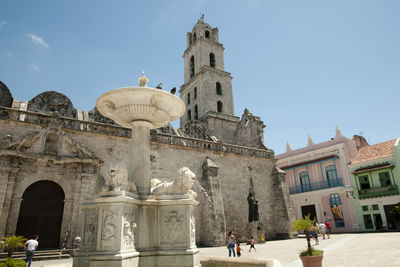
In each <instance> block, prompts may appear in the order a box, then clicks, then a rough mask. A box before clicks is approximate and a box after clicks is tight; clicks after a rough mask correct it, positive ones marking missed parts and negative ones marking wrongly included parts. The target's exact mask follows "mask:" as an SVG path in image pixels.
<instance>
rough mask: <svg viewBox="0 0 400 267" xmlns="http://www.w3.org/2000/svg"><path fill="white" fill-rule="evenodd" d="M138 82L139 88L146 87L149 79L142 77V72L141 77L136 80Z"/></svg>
mask: <svg viewBox="0 0 400 267" xmlns="http://www.w3.org/2000/svg"><path fill="white" fill-rule="evenodd" d="M138 81H139V86H140V87H147V83H148V82H149V79H147V77H146V76H144V72H143V74H142V76H141V77H140V78H139V79H138Z"/></svg>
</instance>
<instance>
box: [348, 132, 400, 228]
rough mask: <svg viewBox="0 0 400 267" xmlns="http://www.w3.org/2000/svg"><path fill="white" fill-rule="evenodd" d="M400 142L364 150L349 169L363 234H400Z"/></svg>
mask: <svg viewBox="0 0 400 267" xmlns="http://www.w3.org/2000/svg"><path fill="white" fill-rule="evenodd" d="M399 166H400V138H398V139H394V140H390V141H386V142H383V143H379V144H375V145H370V146H365V147H363V148H361V149H360V151H359V152H358V154H357V155H356V157H355V158H354V160H353V161H352V163H351V164H350V165H349V171H350V173H351V178H352V179H351V181H352V185H353V187H354V194H353V195H354V207H355V211H356V215H357V219H358V222H359V224H360V230H361V231H375V230H376V231H381V230H396V231H399V230H400V194H399V188H398V186H399V185H400V169H399Z"/></svg>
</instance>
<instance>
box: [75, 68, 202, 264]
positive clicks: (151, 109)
mask: <svg viewBox="0 0 400 267" xmlns="http://www.w3.org/2000/svg"><path fill="white" fill-rule="evenodd" d="M139 81H140V83H141V86H139V87H126V88H120V89H115V90H111V91H109V92H107V93H105V94H103V95H101V96H100V97H99V98H98V100H97V102H96V106H97V109H98V110H99V111H100V113H102V114H103V115H104V116H106V117H108V118H110V119H112V120H114V121H115V122H117V123H118V124H120V125H121V126H124V127H129V128H131V129H132V140H131V145H130V155H129V166H128V170H129V171H128V173H129V174H128V177H124V179H126V180H127V183H128V184H130V186H125V187H124V190H126V189H127V188H136V192H129V191H128V192H126V191H124V190H114V191H110V192H106V193H104V194H102V195H101V196H100V197H98V198H95V199H93V200H90V201H87V202H86V203H85V204H84V205H82V209H83V213H84V222H83V223H84V225H83V227H82V228H83V229H82V246H81V248H80V249H79V251H78V252H77V253H76V255H75V257H74V264H73V265H74V267H76V266H82V267H83V266H85V267H86V266H89V267H125V266H141V267H150V266H157V267H180V266H182V267H189V266H200V260H199V254H198V252H199V251H198V249H197V247H196V242H195V219H194V215H193V210H194V208H195V206H196V205H198V202H197V201H195V200H194V194H191V193H190V192H189V191H190V190H189V189H190V187H191V183H190V187H189V188H186V187H185V185H184V184H183V187H184V188H185V189H184V190H186V192H184V190H183V191H182V189H181V188H182V184H179V185H178V186H176V188H178V189H176V188H175V187H174V188H173V189H171V190H172V191H171V192H175V193H173V194H171V192H169V193H168V192H165V194H162V193H160V191H158V194H157V196H155V195H151V188H150V130H151V129H154V128H158V127H161V126H163V125H165V124H167V123H168V122H170V121H172V120H176V119H178V118H179V117H181V116H182V115H183V114H184V112H185V104H184V103H183V101H182V100H180V99H179V98H178V97H176V96H174V95H172V94H170V93H167V92H164V91H162V90H157V89H152V88H147V87H145V86H146V82H147V78H145V77H144V76H142V77H141V78H140V79H139ZM189 172H190V171H189ZM190 173H191V172H190ZM191 174H192V176H193V177H194V174H193V173H191ZM180 177H181V176H180ZM193 177H191V178H190V179H192V178H193ZM119 180H120V179H119ZM119 180H118V179H117V182H115V181H114V183H118V181H119ZM181 182H182V180H181ZM168 186H169V185H168ZM166 187H167V185H166ZM110 188H120V185H119V184H116V185H113V186H111V187H110ZM128 190H129V189H128ZM188 190H189V191H188ZM176 192H178V193H176ZM186 193H187V194H186Z"/></svg>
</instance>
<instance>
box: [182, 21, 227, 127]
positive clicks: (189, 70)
mask: <svg viewBox="0 0 400 267" xmlns="http://www.w3.org/2000/svg"><path fill="white" fill-rule="evenodd" d="M186 38H187V49H186V50H185V52H184V53H183V60H184V73H185V74H184V75H185V77H184V84H183V85H182V86H181V89H180V91H179V93H180V97H181V99H182V100H183V101H184V102H185V104H186V113H185V115H184V116H183V117H182V118H181V121H180V126H181V127H182V126H183V125H184V124H185V123H186V122H188V121H194V120H200V119H201V120H204V119H206V117H208V116H213V117H220V118H224V117H229V118H231V117H232V116H234V115H233V114H234V111H233V95H232V76H231V74H230V73H228V72H226V71H225V68H224V47H223V45H222V44H221V43H219V38H218V28H212V27H211V26H210V25H208V24H207V23H205V22H204V18H203V17H202V18H200V19H199V20H198V21H197V23H196V25H194V27H193V29H192V32H188V33H187V35H186Z"/></svg>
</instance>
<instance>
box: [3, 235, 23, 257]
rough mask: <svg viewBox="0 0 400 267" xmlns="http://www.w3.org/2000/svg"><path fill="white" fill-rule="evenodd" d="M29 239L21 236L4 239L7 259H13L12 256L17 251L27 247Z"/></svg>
mask: <svg viewBox="0 0 400 267" xmlns="http://www.w3.org/2000/svg"><path fill="white" fill-rule="evenodd" d="M26 240H27V239H26V238H25V237H23V236H22V235H20V236H15V235H14V236H10V237H3V246H4V247H5V248H6V249H7V251H8V253H7V257H8V258H12V254H13V252H14V250H15V249H17V248H20V247H23V246H24V245H25V241H26Z"/></svg>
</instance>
